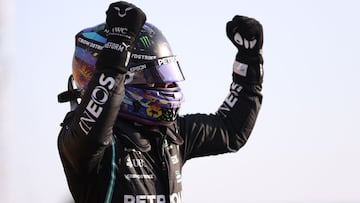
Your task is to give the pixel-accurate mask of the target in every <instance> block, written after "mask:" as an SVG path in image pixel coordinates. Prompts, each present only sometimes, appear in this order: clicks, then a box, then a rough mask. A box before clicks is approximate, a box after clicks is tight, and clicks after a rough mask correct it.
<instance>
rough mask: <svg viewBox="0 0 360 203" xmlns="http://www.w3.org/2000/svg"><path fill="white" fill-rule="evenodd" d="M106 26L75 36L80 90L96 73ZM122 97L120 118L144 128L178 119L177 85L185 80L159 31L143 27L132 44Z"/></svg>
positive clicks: (179, 98) (76, 76) (75, 65)
mask: <svg viewBox="0 0 360 203" xmlns="http://www.w3.org/2000/svg"><path fill="white" fill-rule="evenodd" d="M106 32H107V28H106V24H105V23H102V24H100V25H97V26H95V27H91V28H87V29H84V30H82V31H80V32H79V33H78V34H77V35H76V42H75V44H76V46H75V53H74V57H73V64H72V72H73V77H74V81H75V84H76V86H77V87H78V88H80V89H81V90H86V89H87V84H88V82H89V81H90V79H91V76H92V74H93V72H94V70H95V64H96V60H97V58H98V55H99V53H100V52H101V50H102V48H103V45H104V44H105V43H106V41H107V39H106ZM125 78H126V79H125V96H124V99H123V101H122V103H121V104H119V105H120V112H119V116H120V117H123V118H126V119H130V120H133V121H136V122H140V123H142V124H147V125H170V124H172V123H173V122H174V121H175V119H176V118H177V115H178V112H179V109H180V105H181V103H182V102H183V94H182V91H181V89H180V87H179V86H178V84H177V82H179V81H183V80H184V76H183V73H182V71H181V69H180V66H179V63H178V59H177V58H176V56H175V55H173V53H172V50H171V48H170V46H169V43H168V42H167V40H166V38H165V37H164V36H163V34H162V33H161V31H160V30H159V29H158V28H156V27H155V26H154V25H152V24H150V23H145V24H144V26H143V27H142V29H141V31H140V33H139V35H138V37H137V39H136V41H135V44H134V49H133V52H132V55H131V58H130V61H129V65H128V72H127V73H126V77H125Z"/></svg>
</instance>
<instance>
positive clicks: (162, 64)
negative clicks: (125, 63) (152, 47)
mask: <svg viewBox="0 0 360 203" xmlns="http://www.w3.org/2000/svg"><path fill="white" fill-rule="evenodd" d="M130 65H131V64H130ZM127 76H128V78H127V80H126V81H125V83H126V84H153V83H155V84H159V83H172V82H180V81H183V80H184V79H185V78H184V75H183V73H182V72H181V69H180V65H179V62H178V60H177V58H176V56H170V57H165V58H160V59H156V60H153V61H151V62H148V63H143V64H137V65H134V66H130V68H129V71H128V73H127Z"/></svg>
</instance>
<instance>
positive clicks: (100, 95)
mask: <svg viewBox="0 0 360 203" xmlns="http://www.w3.org/2000/svg"><path fill="white" fill-rule="evenodd" d="M108 95H109V92H108V91H107V89H105V87H102V86H96V87H95V89H94V90H93V91H92V94H91V99H92V100H93V101H94V102H95V103H97V104H98V105H103V104H105V102H106V101H107V100H108V97H109V96H108Z"/></svg>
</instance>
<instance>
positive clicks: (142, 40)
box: [140, 36, 151, 48]
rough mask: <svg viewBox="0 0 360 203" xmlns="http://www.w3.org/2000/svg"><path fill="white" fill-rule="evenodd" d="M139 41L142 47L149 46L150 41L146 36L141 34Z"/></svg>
mask: <svg viewBox="0 0 360 203" xmlns="http://www.w3.org/2000/svg"><path fill="white" fill-rule="evenodd" d="M140 42H141V43H142V44H143V45H144V47H146V48H148V47H150V46H151V41H150V39H149V37H148V36H141V37H140Z"/></svg>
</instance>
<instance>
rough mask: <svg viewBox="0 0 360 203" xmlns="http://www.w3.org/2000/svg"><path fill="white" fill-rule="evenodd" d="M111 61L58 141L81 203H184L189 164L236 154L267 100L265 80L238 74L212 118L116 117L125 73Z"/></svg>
mask: <svg viewBox="0 0 360 203" xmlns="http://www.w3.org/2000/svg"><path fill="white" fill-rule="evenodd" d="M107 63H111V62H108V60H105V61H102V63H101V64H102V66H101V67H96V69H95V72H94V74H93V76H92V78H91V80H90V82H89V84H88V86H87V90H86V91H85V93H84V95H82V96H81V102H80V104H79V105H78V106H77V107H76V108H72V110H71V111H70V112H69V113H67V115H66V116H65V119H64V120H63V122H62V124H61V126H62V128H61V131H60V133H59V136H58V149H59V154H60V158H61V161H62V164H63V167H64V171H65V175H66V178H67V182H68V186H69V189H70V192H71V194H72V196H73V198H74V200H75V201H76V202H78V203H99V202H104V203H110V202H113V203H115V202H116V203H181V202H182V196H181V191H182V185H181V181H182V178H181V174H182V167H183V165H184V164H185V162H186V161H187V160H189V159H191V158H195V157H202V156H209V155H216V154H222V153H226V152H236V151H237V150H239V149H240V148H241V147H242V146H243V145H244V144H245V143H246V141H247V139H248V138H249V136H250V134H251V131H252V129H253V127H254V124H255V121H256V118H257V115H258V112H259V109H260V106H261V102H262V95H261V89H262V86H261V84H262V76H261V77H260V76H259V78H258V80H255V81H247V80H246V79H244V78H242V77H241V76H240V75H238V74H237V73H235V72H234V73H233V81H232V84H231V85H230V93H229V95H228V97H227V98H226V99H225V101H224V102H223V104H222V105H221V106H220V108H219V110H218V111H217V112H215V113H214V114H188V115H185V116H179V117H178V118H177V120H176V122H174V123H173V124H172V125H170V126H147V125H141V124H139V123H136V122H133V121H131V120H126V119H123V118H121V117H119V116H118V112H119V109H120V103H121V102H122V101H123V98H124V91H125V85H124V81H125V74H124V72H122V73H121V72H119V71H118V70H116V69H114V68H112V67H111V64H107ZM261 67H262V61H259V62H258V63H252V64H248V69H249V70H251V69H254V70H255V69H256V70H257V69H261ZM70 93H71V91H70ZM69 95H71V94H69ZM69 100H70V101H72V100H74V99H69Z"/></svg>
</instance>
